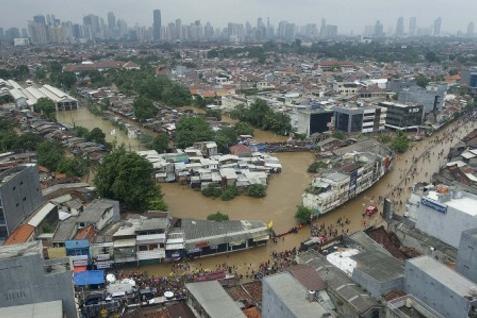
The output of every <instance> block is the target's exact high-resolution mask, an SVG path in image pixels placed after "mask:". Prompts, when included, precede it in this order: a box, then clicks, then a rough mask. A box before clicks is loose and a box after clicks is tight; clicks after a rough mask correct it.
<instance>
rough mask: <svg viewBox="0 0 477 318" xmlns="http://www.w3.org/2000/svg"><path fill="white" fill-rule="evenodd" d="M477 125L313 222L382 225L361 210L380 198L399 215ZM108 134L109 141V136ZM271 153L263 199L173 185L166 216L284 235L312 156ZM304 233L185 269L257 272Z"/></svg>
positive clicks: (454, 129) (433, 144) (86, 122)
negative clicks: (259, 225)
mask: <svg viewBox="0 0 477 318" xmlns="http://www.w3.org/2000/svg"><path fill="white" fill-rule="evenodd" d="M58 120H59V121H60V122H64V123H69V124H72V123H76V124H77V125H81V126H84V127H86V128H89V129H92V128H94V127H99V128H101V129H102V130H103V131H104V132H105V133H106V132H109V131H111V130H112V129H113V128H114V127H113V126H112V124H111V123H110V122H108V121H106V120H103V119H101V118H99V117H97V116H95V115H93V114H91V113H90V112H89V111H88V110H87V109H85V108H83V109H80V110H77V111H72V112H64V113H59V114H58ZM476 127H477V123H476V122H467V123H463V122H462V121H458V122H454V123H452V124H451V125H449V126H448V127H447V128H445V129H443V130H441V131H439V132H438V133H436V134H434V136H432V137H428V138H425V139H424V140H422V141H420V142H418V143H415V144H413V146H412V148H411V149H410V150H409V151H408V152H407V153H405V154H403V155H398V156H397V157H396V159H395V161H394V164H393V168H392V170H391V171H390V172H389V173H388V174H387V175H386V176H384V177H383V178H382V179H381V180H380V181H378V182H377V183H376V184H375V185H374V186H373V187H372V188H370V189H368V190H367V191H365V192H363V193H362V194H361V195H359V196H358V197H356V198H355V199H353V200H350V201H349V202H347V203H346V204H344V205H343V206H341V207H339V208H337V209H335V210H334V211H332V212H330V213H327V214H326V215H324V216H322V217H320V218H319V219H318V220H317V223H320V224H321V223H323V224H325V225H326V226H328V225H335V224H336V223H337V220H338V219H340V218H341V219H348V220H349V221H350V224H349V225H348V226H347V227H346V228H345V230H346V229H348V230H349V233H353V232H356V231H359V230H362V229H364V228H365V227H369V226H373V225H379V224H381V223H382V219H381V217H380V216H379V214H376V215H375V216H373V217H372V218H366V224H365V223H364V219H363V217H362V213H363V211H364V209H365V208H366V206H368V205H369V204H375V205H377V206H378V207H379V210H380V211H382V205H381V204H379V202H378V199H379V197H383V198H390V199H392V201H393V203H394V207H395V209H396V212H397V213H402V212H403V211H404V207H405V201H406V200H407V198H408V197H409V195H410V188H411V187H412V185H414V184H415V183H416V182H422V181H427V182H429V181H430V179H431V177H432V174H433V173H435V172H437V171H438V170H439V167H441V166H442V165H443V164H444V163H445V162H446V155H447V153H448V150H449V148H450V147H451V145H453V144H455V143H456V142H458V141H459V140H460V139H461V138H462V137H464V136H465V135H466V134H467V133H468V132H470V131H471V130H472V129H473V128H476ZM107 136H108V137H109V138H111V136H110V135H109V134H107ZM451 136H452V137H451ZM116 138H118V142H121V143H124V144H126V145H128V144H131V145H133V144H135V145H138V142H137V140H135V139H133V140H131V139H129V138H127V135H125V134H122V132H118V134H117V136H116ZM119 138H120V139H119ZM255 138H256V139H257V140H258V141H259V142H266V141H268V142H280V141H285V140H286V139H287V138H286V137H283V136H276V135H274V134H272V133H270V132H265V131H261V130H255ZM441 151H443V155H442V156H438V154H439V153H440V152H441ZM275 155H276V156H277V157H278V158H280V161H281V163H282V166H283V170H282V173H281V174H278V175H273V176H272V177H271V178H270V181H269V186H268V189H267V196H266V197H265V198H262V199H255V198H250V197H247V196H245V195H244V196H239V197H237V198H235V199H233V200H232V201H227V202H225V201H222V200H220V199H215V200H214V199H210V198H206V197H204V196H203V195H202V194H201V193H200V192H198V191H194V190H192V189H190V188H188V187H187V186H182V185H179V184H176V183H170V184H162V190H163V193H164V196H165V200H166V203H167V204H168V206H169V212H170V213H171V215H172V216H174V217H187V218H206V217H207V215H209V214H210V213H214V212H217V211H221V212H224V213H227V214H228V215H229V217H230V218H231V219H257V220H263V221H265V222H267V223H268V222H270V221H272V222H273V229H274V230H275V232H276V233H282V232H286V231H288V230H289V229H290V228H292V227H293V226H295V219H294V214H295V211H296V207H297V205H299V204H300V202H301V194H302V193H303V191H304V189H305V188H306V187H307V186H308V184H309V183H310V181H311V180H312V177H313V176H312V175H310V174H308V173H307V172H306V169H307V167H308V166H309V165H310V163H312V162H313V155H312V154H311V153H279V154H275ZM309 235H310V231H309V227H304V228H303V229H302V230H300V231H299V232H298V234H289V235H287V236H285V237H284V238H283V239H280V240H278V242H277V243H273V242H269V244H268V245H267V246H264V247H259V248H255V249H253V250H248V251H242V252H236V253H232V254H229V255H218V256H211V257H207V258H203V259H199V260H194V261H192V262H191V263H190V265H191V268H192V269H197V268H203V269H210V270H213V269H214V268H215V267H216V266H217V265H218V264H223V263H227V264H229V265H235V266H237V268H238V269H239V271H240V272H245V271H246V269H247V267H248V266H249V265H251V266H252V267H254V268H256V267H257V266H258V264H260V263H261V262H264V261H266V260H268V259H269V257H270V255H271V253H272V252H274V251H283V250H288V249H291V248H293V247H298V246H299V244H300V242H303V241H305V240H306V239H308V238H309ZM134 270H141V271H146V272H148V273H150V274H154V275H158V274H159V275H163V274H168V273H169V272H170V265H169V264H153V265H144V266H140V267H139V268H134Z"/></svg>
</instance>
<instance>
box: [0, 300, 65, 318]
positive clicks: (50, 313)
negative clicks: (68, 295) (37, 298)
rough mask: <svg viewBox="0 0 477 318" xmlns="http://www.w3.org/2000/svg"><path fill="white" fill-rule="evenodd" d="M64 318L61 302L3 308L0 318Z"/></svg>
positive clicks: (0, 311)
mask: <svg viewBox="0 0 477 318" xmlns="http://www.w3.org/2000/svg"><path fill="white" fill-rule="evenodd" d="M26 317H28V318H63V304H62V302H61V300H55V301H49V302H43V303H35V304H27V305H20V306H9V307H2V308H1V310H0V318H26Z"/></svg>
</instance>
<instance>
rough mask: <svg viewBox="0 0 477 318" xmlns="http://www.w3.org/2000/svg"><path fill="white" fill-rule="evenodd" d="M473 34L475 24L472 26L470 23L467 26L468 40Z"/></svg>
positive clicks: (472, 23)
mask: <svg viewBox="0 0 477 318" xmlns="http://www.w3.org/2000/svg"><path fill="white" fill-rule="evenodd" d="M474 32H475V24H474V22H470V23H469V24H468V25H467V36H468V37H470V38H471V37H473V36H474Z"/></svg>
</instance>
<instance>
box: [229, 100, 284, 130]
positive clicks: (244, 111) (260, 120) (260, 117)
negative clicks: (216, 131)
mask: <svg viewBox="0 0 477 318" xmlns="http://www.w3.org/2000/svg"><path fill="white" fill-rule="evenodd" d="M230 115H231V116H232V118H235V119H239V120H240V121H243V122H246V123H249V124H250V125H252V126H254V127H257V128H260V129H263V130H270V131H273V132H274V133H276V134H279V135H288V134H289V133H290V132H291V131H292V127H291V123H290V117H289V116H288V115H287V114H284V113H281V112H274V111H273V110H272V109H271V108H270V107H269V106H268V105H267V103H266V102H265V101H264V100H261V99H257V100H256V101H255V102H254V103H253V104H252V105H250V106H248V107H247V106H245V105H239V106H237V107H236V109H234V110H233V111H232V112H231V113H230Z"/></svg>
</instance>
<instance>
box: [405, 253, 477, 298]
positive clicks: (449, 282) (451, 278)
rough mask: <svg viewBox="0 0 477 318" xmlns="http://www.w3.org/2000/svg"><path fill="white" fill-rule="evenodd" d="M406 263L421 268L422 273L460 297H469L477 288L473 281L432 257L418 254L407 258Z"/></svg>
mask: <svg viewBox="0 0 477 318" xmlns="http://www.w3.org/2000/svg"><path fill="white" fill-rule="evenodd" d="M408 263H410V264H412V265H414V266H416V267H417V268H419V269H421V270H422V271H423V272H424V273H426V274H427V275H429V276H430V277H432V278H433V279H435V280H436V281H438V282H440V283H441V284H442V285H444V286H446V287H447V288H449V289H451V290H452V291H453V292H455V293H456V294H458V295H460V296H462V297H471V296H470V294H471V291H472V290H477V285H476V284H475V283H473V282H471V281H470V280H468V279H467V278H465V277H464V276H461V275H460V274H458V273H457V272H456V271H454V270H452V269H450V268H449V267H447V266H445V265H444V264H441V263H439V262H438V261H436V260H435V259H433V258H432V257H429V256H420V257H416V258H413V259H410V260H408Z"/></svg>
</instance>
